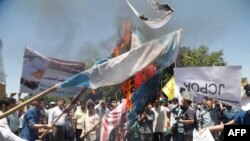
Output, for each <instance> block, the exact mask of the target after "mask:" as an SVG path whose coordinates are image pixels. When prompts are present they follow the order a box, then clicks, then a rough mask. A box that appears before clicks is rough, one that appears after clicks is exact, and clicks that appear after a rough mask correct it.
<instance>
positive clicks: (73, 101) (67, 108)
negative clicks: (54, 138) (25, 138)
mask: <svg viewBox="0 0 250 141" xmlns="http://www.w3.org/2000/svg"><path fill="white" fill-rule="evenodd" d="M85 91H86V89H85V88H83V89H82V90H81V91H80V92H79V93H77V94H76V95H75V97H74V98H73V100H72V101H71V102H70V103H69V104H68V105H67V107H66V108H65V109H64V110H63V112H62V113H61V114H60V115H59V116H58V117H57V118H56V119H55V120H54V121H53V122H52V124H51V127H52V128H53V126H54V125H55V123H56V122H57V121H58V120H59V119H60V118H61V117H62V115H63V114H65V113H67V112H68V111H69V110H71V109H72V108H73V106H74V104H76V101H77V100H78V99H79V98H80V97H81V96H82V94H83V93H84V92H85ZM49 130H50V129H46V131H45V132H44V133H43V134H42V135H41V136H40V137H39V139H42V138H44V136H45V135H47V133H48V132H49Z"/></svg>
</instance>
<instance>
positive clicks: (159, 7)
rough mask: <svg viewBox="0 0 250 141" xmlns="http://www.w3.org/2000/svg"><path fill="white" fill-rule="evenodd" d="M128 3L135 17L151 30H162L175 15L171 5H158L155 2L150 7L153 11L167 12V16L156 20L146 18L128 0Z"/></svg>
mask: <svg viewBox="0 0 250 141" xmlns="http://www.w3.org/2000/svg"><path fill="white" fill-rule="evenodd" d="M126 2H127V4H128V5H129V7H130V8H131V9H132V11H133V12H134V13H135V15H136V16H137V17H138V18H140V19H141V20H142V21H143V22H144V23H145V24H147V25H148V26H149V27H151V28H161V27H162V26H164V25H165V24H166V23H167V22H168V21H169V20H170V18H171V17H172V14H173V10H172V9H171V7H170V6H169V5H167V4H161V3H157V2H155V1H151V4H150V5H151V7H152V8H153V9H156V10H157V11H165V14H164V15H163V16H162V17H160V18H156V19H151V18H148V17H145V16H144V15H143V14H140V13H139V12H138V11H137V10H136V9H135V8H134V7H133V6H132V5H131V4H130V3H129V1H128V0H126Z"/></svg>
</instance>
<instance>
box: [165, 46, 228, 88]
mask: <svg viewBox="0 0 250 141" xmlns="http://www.w3.org/2000/svg"><path fill="white" fill-rule="evenodd" d="M225 65H226V62H225V61H224V59H223V50H219V51H214V52H209V48H208V47H207V46H204V45H201V46H199V47H198V48H190V47H182V48H180V51H179V56H178V57H177V59H176V64H175V65H171V66H170V67H168V68H166V69H165V72H164V75H163V78H162V84H163V85H164V84H166V83H167V82H168V80H169V79H170V78H171V76H173V74H174V73H173V71H174V70H173V69H174V67H204V66H225Z"/></svg>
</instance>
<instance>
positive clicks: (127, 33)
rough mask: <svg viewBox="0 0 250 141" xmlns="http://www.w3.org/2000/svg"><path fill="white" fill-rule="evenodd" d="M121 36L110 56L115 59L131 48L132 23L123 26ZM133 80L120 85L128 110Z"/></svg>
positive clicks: (130, 106)
mask: <svg viewBox="0 0 250 141" xmlns="http://www.w3.org/2000/svg"><path fill="white" fill-rule="evenodd" d="M123 30H124V32H123V36H122V39H121V40H120V41H119V42H118V43H117V45H116V47H115V48H114V50H113V52H112V56H113V57H116V56H119V55H121V54H123V53H125V52H127V51H129V50H130V48H131V38H132V22H131V21H127V22H125V23H124V24H123ZM133 79H134V78H129V79H128V80H126V81H125V82H123V83H122V84H121V89H122V91H123V93H124V95H125V97H126V99H127V107H128V109H131V108H132V101H131V95H132V92H131V87H132V85H131V84H132V81H133Z"/></svg>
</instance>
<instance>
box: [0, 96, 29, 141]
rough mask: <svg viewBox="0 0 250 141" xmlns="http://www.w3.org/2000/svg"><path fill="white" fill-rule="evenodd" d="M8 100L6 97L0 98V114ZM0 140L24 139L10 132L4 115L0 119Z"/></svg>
mask: <svg viewBox="0 0 250 141" xmlns="http://www.w3.org/2000/svg"><path fill="white" fill-rule="evenodd" d="M9 104H10V102H9V101H8V99H7V98H4V99H0V115H1V114H3V113H4V112H6V110H7V107H8V106H9ZM0 141H25V140H23V139H21V138H20V137H18V136H17V135H15V134H14V133H12V132H11V130H10V128H9V126H8V120H7V118H6V117H4V118H2V119H0Z"/></svg>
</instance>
